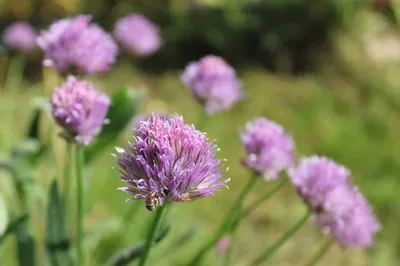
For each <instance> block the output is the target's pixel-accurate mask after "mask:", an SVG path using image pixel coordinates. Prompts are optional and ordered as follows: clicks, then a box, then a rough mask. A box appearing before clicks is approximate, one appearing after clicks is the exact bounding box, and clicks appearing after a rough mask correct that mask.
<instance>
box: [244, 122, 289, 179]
mask: <svg viewBox="0 0 400 266" xmlns="http://www.w3.org/2000/svg"><path fill="white" fill-rule="evenodd" d="M240 138H241V140H242V143H243V146H244V148H245V150H246V152H247V158H245V159H243V164H244V165H246V166H247V167H248V168H250V169H252V170H253V171H254V172H256V173H258V174H260V175H263V177H264V179H265V180H275V179H277V178H278V177H279V174H280V172H281V171H283V170H285V169H287V168H288V167H290V166H292V164H293V163H294V161H295V157H294V149H295V147H294V146H295V145H294V142H293V139H292V137H291V136H289V135H288V134H287V133H286V132H285V131H284V129H283V128H282V127H281V126H280V125H278V124H276V123H275V122H272V121H270V120H268V119H266V118H263V117H261V118H256V119H254V120H252V121H250V122H248V123H247V125H246V130H245V131H243V132H241V134H240Z"/></svg>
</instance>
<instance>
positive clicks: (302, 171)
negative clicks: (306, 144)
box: [289, 156, 380, 247]
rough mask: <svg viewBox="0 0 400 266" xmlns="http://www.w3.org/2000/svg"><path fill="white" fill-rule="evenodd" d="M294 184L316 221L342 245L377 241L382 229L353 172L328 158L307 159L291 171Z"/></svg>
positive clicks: (356, 244) (366, 244)
mask: <svg viewBox="0 0 400 266" xmlns="http://www.w3.org/2000/svg"><path fill="white" fill-rule="evenodd" d="M289 175H290V177H291V180H292V182H293V184H294V185H295V186H296V188H297V191H298V193H299V195H300V196H301V198H302V199H303V200H304V202H305V203H306V204H307V205H308V206H309V208H310V211H311V213H312V220H313V221H314V222H315V223H316V224H318V225H319V226H321V227H322V228H323V231H324V232H325V233H327V234H330V235H331V236H332V237H333V238H334V239H336V240H337V241H339V242H340V243H341V245H342V246H349V247H364V246H371V245H372V244H373V236H374V234H375V233H376V232H377V231H379V230H380V225H379V222H378V221H377V220H376V218H375V216H374V214H373V212H372V209H371V207H370V206H369V204H368V202H367V200H366V199H365V198H364V197H363V195H362V194H361V193H360V192H359V191H358V189H357V188H355V187H352V186H351V184H350V180H349V176H350V172H349V171H348V170H347V169H346V168H345V167H343V166H341V165H338V164H336V163H335V162H333V161H331V160H328V159H327V158H325V157H317V156H313V157H310V158H304V159H302V161H301V162H300V165H299V166H298V167H297V168H295V169H291V170H290V171H289Z"/></svg>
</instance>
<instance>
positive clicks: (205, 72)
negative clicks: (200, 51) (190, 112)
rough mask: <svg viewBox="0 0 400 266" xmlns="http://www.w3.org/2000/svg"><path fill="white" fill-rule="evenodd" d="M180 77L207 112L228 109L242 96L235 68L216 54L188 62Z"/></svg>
mask: <svg viewBox="0 0 400 266" xmlns="http://www.w3.org/2000/svg"><path fill="white" fill-rule="evenodd" d="M181 79H182V81H183V83H184V84H185V85H186V86H187V87H188V88H190V89H191V91H192V93H193V95H194V96H195V98H196V99H197V100H198V101H199V102H200V103H201V104H203V105H205V108H206V111H207V113H209V114H212V113H218V112H221V111H224V110H228V109H230V108H231V107H232V106H233V105H234V104H235V103H236V102H237V101H239V100H240V99H241V98H242V97H243V94H242V90H241V83H240V81H239V80H238V79H237V77H236V72H235V70H234V69H233V68H232V67H231V66H230V65H228V64H227V63H226V62H225V61H224V60H223V59H222V58H221V57H218V56H214V55H209V56H205V57H203V58H202V59H201V60H200V61H199V62H192V63H190V64H189V65H188V66H187V67H186V69H185V70H184V72H183V74H182V75H181Z"/></svg>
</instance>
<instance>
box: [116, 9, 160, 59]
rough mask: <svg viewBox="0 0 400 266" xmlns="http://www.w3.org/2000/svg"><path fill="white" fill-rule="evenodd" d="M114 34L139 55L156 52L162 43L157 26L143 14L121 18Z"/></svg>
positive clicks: (126, 46) (129, 49) (123, 45)
mask: <svg viewBox="0 0 400 266" xmlns="http://www.w3.org/2000/svg"><path fill="white" fill-rule="evenodd" d="M113 35H114V37H115V39H116V40H117V41H118V42H119V43H120V44H121V46H122V47H123V48H125V49H126V50H128V51H129V52H131V53H132V54H135V55H139V56H148V55H151V54H154V53H155V52H157V51H158V49H160V47H161V45H162V40H161V37H160V34H159V29H158V28H157V26H155V25H154V24H153V23H151V22H150V21H149V20H148V19H147V18H146V17H145V16H143V15H141V14H132V15H129V16H127V17H124V18H122V19H120V20H119V21H118V22H117V23H116V25H115V28H114V33H113Z"/></svg>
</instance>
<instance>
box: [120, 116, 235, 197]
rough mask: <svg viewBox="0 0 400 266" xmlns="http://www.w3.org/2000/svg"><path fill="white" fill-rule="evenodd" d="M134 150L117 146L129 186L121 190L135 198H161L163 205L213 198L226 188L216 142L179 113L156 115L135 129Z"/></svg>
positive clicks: (122, 170) (130, 146)
mask: <svg viewBox="0 0 400 266" xmlns="http://www.w3.org/2000/svg"><path fill="white" fill-rule="evenodd" d="M135 131H136V133H135V136H134V140H135V141H134V143H130V144H129V146H128V150H127V151H125V150H124V149H122V148H117V151H118V153H119V155H120V156H119V157H118V156H115V157H116V160H117V163H118V166H119V172H120V173H121V179H122V180H123V181H125V182H126V183H127V184H128V185H129V186H126V187H121V188H120V189H121V190H123V191H125V192H127V193H130V194H132V196H133V198H132V199H146V197H147V196H148V195H157V197H158V199H159V201H158V205H163V204H164V203H165V202H187V201H192V200H195V199H198V198H202V197H205V196H208V195H211V194H213V193H214V192H215V191H217V190H218V189H219V188H221V187H223V186H226V183H227V182H228V181H229V179H224V180H221V177H222V176H223V174H224V173H225V171H223V169H222V166H221V160H217V159H215V158H214V157H215V154H216V152H217V151H218V149H217V147H216V146H215V145H214V143H213V142H212V141H211V142H210V141H209V140H208V139H207V137H206V136H205V134H204V133H202V132H200V131H198V130H196V129H195V128H194V126H193V125H187V124H185V123H184V121H183V118H182V117H180V116H178V115H175V116H173V117H170V118H167V119H165V118H162V117H159V116H157V115H153V116H152V117H151V118H149V119H148V120H147V121H142V122H141V123H140V127H139V128H137V129H135Z"/></svg>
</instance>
